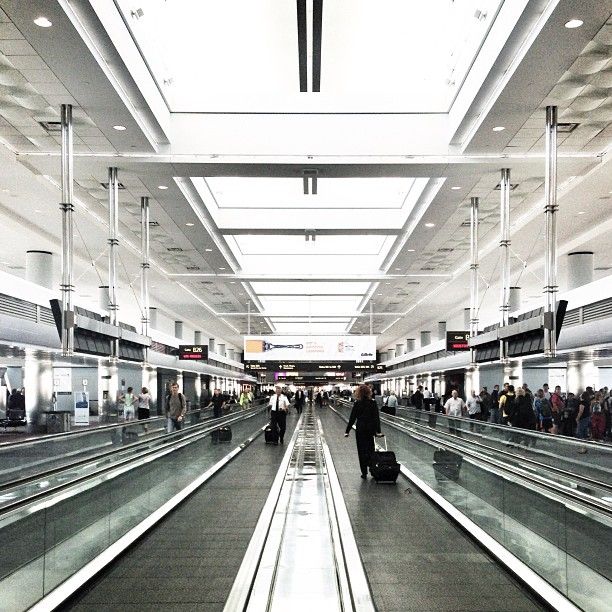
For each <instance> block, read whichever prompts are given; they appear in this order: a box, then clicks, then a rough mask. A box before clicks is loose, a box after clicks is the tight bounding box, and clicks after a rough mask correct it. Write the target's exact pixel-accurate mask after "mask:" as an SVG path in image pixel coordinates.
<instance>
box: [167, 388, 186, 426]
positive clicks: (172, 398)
mask: <svg viewBox="0 0 612 612" xmlns="http://www.w3.org/2000/svg"><path fill="white" fill-rule="evenodd" d="M164 408H165V414H166V418H167V419H168V433H171V432H173V431H177V430H179V429H181V427H182V426H183V420H184V419H185V413H186V412H187V402H186V401H185V396H184V395H183V394H182V393H179V386H178V383H176V382H173V383H172V384H171V385H170V393H169V395H166V400H165V407H164Z"/></svg>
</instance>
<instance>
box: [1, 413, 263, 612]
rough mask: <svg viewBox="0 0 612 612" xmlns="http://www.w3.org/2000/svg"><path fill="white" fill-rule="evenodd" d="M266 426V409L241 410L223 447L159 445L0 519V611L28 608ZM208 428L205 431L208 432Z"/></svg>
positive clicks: (204, 441)
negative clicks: (159, 448) (149, 451)
mask: <svg viewBox="0 0 612 612" xmlns="http://www.w3.org/2000/svg"><path fill="white" fill-rule="evenodd" d="M266 421H267V412H266V410H265V409H261V408H259V409H253V410H249V411H246V412H245V413H244V414H243V415H241V416H240V417H238V420H236V421H235V422H233V423H232V432H233V438H232V441H231V443H229V444H214V443H212V439H211V437H210V435H209V434H208V433H204V432H203V433H202V435H201V436H198V435H197V434H195V435H194V441H191V443H188V442H187V441H186V440H184V441H183V443H182V444H183V445H182V446H181V442H179V443H178V444H175V445H172V448H170V447H169V446H166V447H165V448H164V449H161V450H159V451H155V453H154V454H153V455H149V456H148V457H147V458H140V459H137V460H135V461H134V462H133V463H132V464H130V465H129V466H122V467H121V468H112V469H110V470H104V473H103V474H99V475H97V476H92V477H91V478H89V479H87V480H86V481H84V482H80V483H75V484H73V485H69V486H68V487H66V488H64V489H62V491H61V492H58V493H57V494H54V495H49V496H48V498H45V499H43V500H38V501H35V502H32V503H27V504H24V505H23V506H21V507H19V508H16V509H14V510H11V511H8V512H4V513H2V514H0V593H1V597H0V600H1V602H0V609H2V610H7V611H11V612H20V611H22V610H26V609H28V608H29V607H31V606H32V605H33V604H35V603H36V602H37V601H38V600H40V599H41V598H42V597H43V596H45V595H46V594H48V593H49V592H50V591H51V590H53V589H54V588H55V587H56V586H57V585H59V584H60V583H62V582H63V581H65V580H66V579H67V578H69V577H70V576H72V575H73V574H74V573H75V572H76V571H78V570H79V569H81V568H82V567H83V566H84V565H85V564H86V563H88V562H89V561H91V560H92V559H94V558H95V557H96V556H97V555H99V554H100V553H101V552H103V551H104V550H106V549H107V548H108V547H109V546H110V545H111V544H113V543H114V542H116V541H117V540H118V539H119V538H120V537H121V536H123V535H124V534H125V533H127V532H128V531H129V530H130V529H132V528H133V527H135V526H136V525H138V524H139V523H141V522H142V521H143V520H144V519H146V518H147V517H148V516H149V515H150V514H151V513H152V512H154V511H156V510H157V509H158V508H160V507H161V506H162V505H163V504H164V503H165V502H167V501H168V500H169V499H171V498H172V497H173V496H174V495H175V494H177V493H178V492H179V491H181V490H182V489H183V488H185V487H186V486H187V485H189V484H190V483H191V482H193V481H194V480H195V479H196V478H197V477H198V476H200V475H201V474H202V473H203V472H205V471H206V470H208V469H210V468H211V467H212V466H213V465H214V464H215V463H217V462H218V461H219V460H221V459H222V458H223V457H225V456H226V455H227V454H228V453H229V452H230V450H232V449H234V448H236V447H237V446H238V445H239V444H241V443H242V442H243V441H244V440H246V439H248V438H249V437H250V436H252V435H253V434H254V433H255V432H256V431H257V430H258V429H260V428H262V427H263V425H265V423H266ZM213 425H214V423H211V424H210V426H211V427H207V428H204V429H205V430H206V431H207V432H208V431H210V429H211V428H212V427H213ZM182 431H183V432H185V430H182ZM191 434H194V431H193V430H192V432H191ZM171 435H172V436H173V435H174V434H171ZM196 438H197V439H196Z"/></svg>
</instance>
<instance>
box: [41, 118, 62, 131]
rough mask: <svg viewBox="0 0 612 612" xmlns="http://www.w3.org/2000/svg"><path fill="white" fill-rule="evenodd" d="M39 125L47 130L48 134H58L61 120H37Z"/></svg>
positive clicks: (60, 129)
mask: <svg viewBox="0 0 612 612" xmlns="http://www.w3.org/2000/svg"><path fill="white" fill-rule="evenodd" d="M38 123H39V125H40V127H41V128H43V130H47V132H49V134H59V133H60V132H61V131H62V123H61V121H39V122H38Z"/></svg>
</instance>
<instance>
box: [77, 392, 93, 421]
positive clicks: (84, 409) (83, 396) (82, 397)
mask: <svg viewBox="0 0 612 612" xmlns="http://www.w3.org/2000/svg"><path fill="white" fill-rule="evenodd" d="M74 424H75V425H89V391H77V392H76V393H75V398H74Z"/></svg>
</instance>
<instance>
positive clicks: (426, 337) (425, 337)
mask: <svg viewBox="0 0 612 612" xmlns="http://www.w3.org/2000/svg"><path fill="white" fill-rule="evenodd" d="M428 344H431V332H430V331H422V332H421V346H427V345H428Z"/></svg>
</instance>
